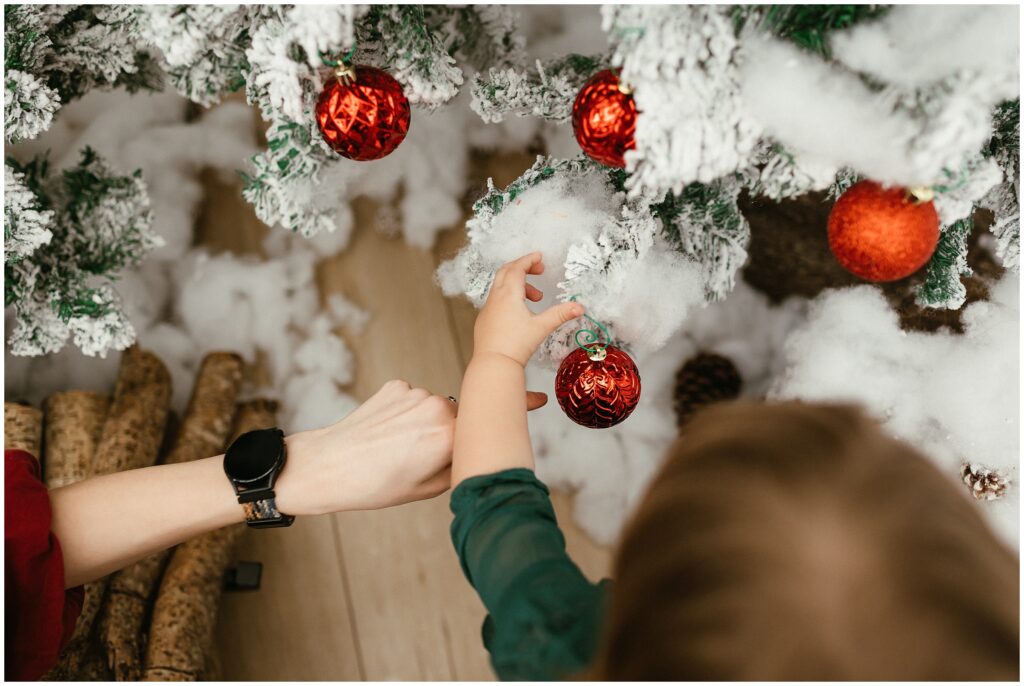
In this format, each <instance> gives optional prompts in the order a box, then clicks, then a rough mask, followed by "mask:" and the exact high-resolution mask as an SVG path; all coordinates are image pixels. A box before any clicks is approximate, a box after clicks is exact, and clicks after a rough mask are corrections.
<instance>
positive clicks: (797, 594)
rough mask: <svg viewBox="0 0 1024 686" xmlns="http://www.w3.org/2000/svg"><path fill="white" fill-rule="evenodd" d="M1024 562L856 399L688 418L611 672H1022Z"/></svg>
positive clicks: (606, 666)
mask: <svg viewBox="0 0 1024 686" xmlns="http://www.w3.org/2000/svg"><path fill="white" fill-rule="evenodd" d="M1018 568H1019V565H1018V562H1017V560H1016V558H1015V556H1014V555H1013V554H1012V553H1010V552H1009V551H1008V550H1007V549H1006V548H1005V547H1003V546H1002V545H1001V544H1000V543H999V542H998V541H997V540H996V539H995V537H994V535H993V534H992V532H991V531H990V530H989V528H988V527H987V526H986V524H985V523H984V522H983V521H982V519H981V517H980V515H979V513H978V510H977V508H976V507H975V505H974V504H973V503H971V502H970V501H969V500H968V499H967V496H966V495H965V494H964V493H963V492H961V490H960V489H958V488H957V487H956V484H954V483H953V482H952V481H951V480H949V479H947V478H946V477H944V476H943V475H942V474H941V473H940V472H939V471H938V470H936V469H935V468H934V467H933V466H932V465H931V464H930V463H928V462H927V461H926V460H925V459H924V458H923V457H921V456H920V455H919V454H918V453H916V452H915V451H914V450H912V449H911V448H909V447H908V446H906V445H905V444H903V443H900V442H898V441H895V440H893V439H891V438H888V437H887V436H885V435H884V434H883V433H882V432H881V431H880V430H879V428H878V427H877V426H876V425H875V424H874V423H873V422H871V421H870V420H868V419H867V418H865V417H864V416H863V415H861V414H860V413H859V412H858V411H856V410H854V409H852V408H848V407H820V406H819V407H815V406H810V405H802V404H798V403H785V404H775V405H771V404H769V405H764V404H758V405H753V404H743V403H737V404H730V405H722V406H719V407H714V408H711V409H709V410H707V411H706V412H705V413H703V414H702V415H700V416H698V417H697V418H695V419H694V420H693V421H692V422H691V423H690V424H689V425H688V427H687V429H686V430H685V433H684V435H683V436H682V437H681V438H680V439H679V441H677V443H676V444H675V445H674V446H673V448H672V450H671V454H670V457H669V459H668V461H667V463H666V464H665V466H664V468H663V469H662V471H661V473H660V474H659V476H658V477H657V479H656V480H655V481H654V483H653V485H652V486H651V489H650V491H649V492H648V494H647V496H646V498H645V499H644V501H643V504H642V505H641V506H640V507H639V510H638V512H637V513H636V515H635V517H634V518H633V520H632V521H631V523H630V525H629V526H628V527H627V530H626V532H625V534H624V537H623V542H622V546H621V548H620V551H619V554H618V559H617V563H616V570H615V578H616V586H615V589H614V591H613V594H612V595H613V600H612V613H611V621H610V624H609V627H608V632H607V635H606V637H605V642H604V646H603V649H602V655H601V658H600V661H599V663H598V665H597V670H598V675H597V676H599V677H601V678H605V679H611V680H616V679H641V680H648V679H651V680H657V679H767V680H774V679H814V678H821V679H878V678H881V679H885V678H889V679H964V680H971V679H1013V680H1016V679H1017V674H1018V649H1019V638H1018V637H1019V625H1018V598H1019V588H1018V574H1019V572H1018Z"/></svg>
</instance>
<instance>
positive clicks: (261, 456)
mask: <svg viewBox="0 0 1024 686" xmlns="http://www.w3.org/2000/svg"><path fill="white" fill-rule="evenodd" d="M280 460H281V434H280V432H278V431H277V430H269V431H250V432H249V433H246V434H242V435H241V436H239V437H238V439H237V440H236V441H235V442H234V443H232V444H231V447H230V448H228V452H227V455H225V456H224V472H225V473H226V474H227V475H228V477H230V478H231V479H233V480H235V481H241V482H247V481H258V480H259V479H262V478H264V477H266V476H268V475H269V474H270V473H271V472H273V471H274V469H276V468H277V465H278V463H279V462H280Z"/></svg>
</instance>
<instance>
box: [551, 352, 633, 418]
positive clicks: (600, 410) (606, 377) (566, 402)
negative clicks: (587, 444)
mask: <svg viewBox="0 0 1024 686" xmlns="http://www.w3.org/2000/svg"><path fill="white" fill-rule="evenodd" d="M555 397H556V398H558V404H559V405H560V406H561V407H562V411H563V412H565V414H566V415H568V417H569V419H571V420H573V421H574V422H576V423H577V424H579V425H580V426H586V427H589V428H591V429H607V428H608V427H609V426H615V425H616V424H618V423H619V422H621V421H622V420H624V419H625V418H626V417H628V416H629V415H630V414H632V412H633V410H634V409H635V408H636V404H637V402H639V401H640V371H639V370H638V369H637V368H636V364H635V363H634V362H633V359H632V358H631V357H630V356H629V355H627V354H626V353H624V352H623V351H622V350H620V349H618V348H616V347H615V346H613V345H609V346H608V347H607V348H605V349H604V350H603V351H601V350H598V352H597V353H596V354H594V353H588V352H587V351H586V350H582V349H580V348H577V349H576V350H573V351H572V352H571V353H569V355H568V356H566V358H565V359H564V360H562V364H561V366H559V368H558V374H557V375H556V376H555Z"/></svg>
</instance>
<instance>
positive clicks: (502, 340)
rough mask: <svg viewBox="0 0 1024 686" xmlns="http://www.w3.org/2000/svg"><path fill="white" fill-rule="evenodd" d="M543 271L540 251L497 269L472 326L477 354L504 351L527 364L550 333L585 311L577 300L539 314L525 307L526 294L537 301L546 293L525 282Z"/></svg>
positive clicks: (509, 356)
mask: <svg viewBox="0 0 1024 686" xmlns="http://www.w3.org/2000/svg"><path fill="white" fill-rule="evenodd" d="M543 273H544V262H543V261H542V256H541V254H540V253H539V252H534V253H530V254H529V255H524V256H523V257H520V258H519V259H518V260H515V261H514V262H509V263H508V264H506V265H505V266H503V267H502V268H501V269H499V270H498V273H497V274H495V275H494V283H493V284H492V285H491V292H490V294H488V296H487V302H486V303H485V304H484V307H483V309H482V310H480V314H479V315H478V316H477V318H476V326H475V327H474V328H473V354H474V355H482V354H492V353H493V354H497V355H503V356H505V357H508V358H510V359H512V360H514V361H516V362H517V363H519V364H520V365H522V366H524V367H525V366H526V363H527V361H529V359H530V356H531V355H533V352H534V351H535V350H536V349H537V346H539V345H540V344H541V341H543V340H544V339H545V338H546V337H547V336H548V334H550V333H551V332H552V331H554V330H555V329H557V328H558V327H559V326H561V325H562V324H564V323H565V322H567V321H569V320H570V319H575V318H576V317H579V316H580V315H582V314H583V306H582V305H580V304H579V303H575V302H567V303H560V304H558V305H552V306H551V307H549V308H548V309H546V310H544V311H543V312H541V313H540V314H534V313H533V312H531V311H530V310H529V308H528V307H526V302H525V301H524V298H525V299H528V300H532V301H533V302H538V301H540V299H541V298H543V297H544V294H543V293H541V292H540V291H539V290H537V288H536V287H534V286H532V285H530V284H528V283H527V282H526V275H527V274H543Z"/></svg>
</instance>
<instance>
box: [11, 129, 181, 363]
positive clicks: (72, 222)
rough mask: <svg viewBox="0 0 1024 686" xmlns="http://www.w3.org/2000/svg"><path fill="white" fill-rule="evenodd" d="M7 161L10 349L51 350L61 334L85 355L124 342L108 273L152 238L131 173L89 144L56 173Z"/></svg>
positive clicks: (127, 338)
mask: <svg viewBox="0 0 1024 686" xmlns="http://www.w3.org/2000/svg"><path fill="white" fill-rule="evenodd" d="M9 165H10V166H8V167H7V168H6V170H5V178H6V179H7V180H8V181H11V182H13V185H14V188H13V190H14V192H8V193H7V194H5V206H4V215H5V219H8V218H9V217H10V216H11V215H17V216H18V217H19V223H18V224H15V225H14V226H8V227H5V235H4V238H5V244H6V246H7V248H8V249H7V254H6V258H5V262H4V277H5V278H4V299H5V302H6V303H7V304H8V305H13V306H14V310H15V315H16V320H17V325H16V327H15V330H14V332H13V334H12V335H11V336H10V346H11V352H13V353H14V354H15V355H42V354H46V353H52V352H56V351H58V350H60V349H61V348H62V347H64V344H65V342H66V341H67V339H68V338H69V337H70V338H72V339H73V340H74V342H75V345H76V346H78V347H79V348H80V349H81V350H82V352H83V353H85V354H86V355H100V356H104V355H106V353H107V352H108V351H109V350H123V349H124V348H126V347H128V346H129V345H131V343H132V342H133V341H134V340H135V330H134V328H133V327H132V325H131V322H129V321H128V318H127V317H126V316H125V314H124V311H123V309H122V307H121V303H120V298H119V297H118V295H117V292H116V291H115V289H114V281H115V280H116V279H117V276H118V274H119V273H120V272H121V271H122V270H123V269H125V268H127V267H132V266H136V265H138V263H139V262H140V261H141V259H142V258H143V256H145V254H146V253H147V252H148V251H149V250H151V249H152V248H154V247H157V246H159V245H161V244H162V240H161V239H160V237H159V236H157V235H155V234H154V233H153V232H152V231H151V228H150V225H151V223H152V217H151V216H150V211H149V197H148V196H147V194H146V187H145V186H144V185H143V183H142V179H141V177H140V175H139V174H138V173H135V174H131V175H128V176H119V175H117V174H115V173H114V172H113V171H112V170H111V169H109V168H108V167H107V165H106V164H105V163H104V162H103V161H102V160H101V159H100V158H99V157H98V156H97V155H96V154H95V153H94V152H93V151H92V150H91V149H89V148H85V149H84V150H83V151H82V159H81V161H80V162H79V164H78V165H77V166H75V167H73V168H70V169H66V170H64V171H63V172H61V173H59V174H57V173H50V170H49V169H48V165H47V163H46V160H45V159H44V158H35V159H34V160H32V161H31V162H29V163H27V164H18V163H16V162H9ZM26 193H28V194H30V195H32V196H33V198H29V197H28V196H27V195H26ZM42 208H45V210H44V209H42ZM26 210H28V212H26ZM26 220H29V223H28V224H27V225H26V224H25V222H26ZM8 231H12V232H13V236H12V237H13V238H14V239H15V240H14V241H13V242H8ZM47 233H49V236H46V234H47ZM44 239H47V240H44ZM32 244H34V247H33V246H32ZM12 246H14V247H15V249H14V250H12V249H11V247H12ZM18 246H21V249H18Z"/></svg>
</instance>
